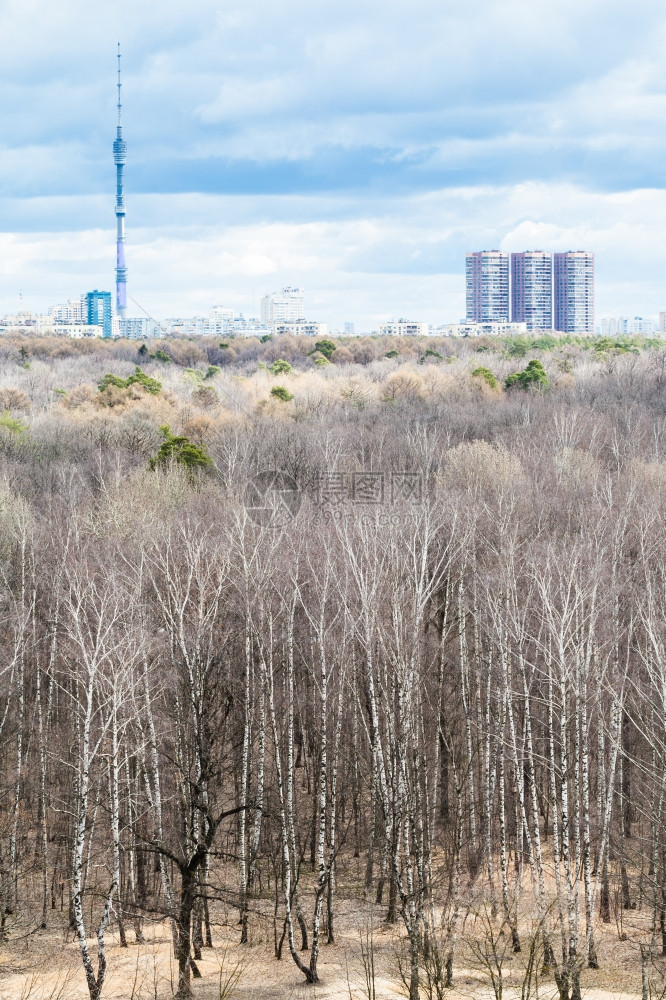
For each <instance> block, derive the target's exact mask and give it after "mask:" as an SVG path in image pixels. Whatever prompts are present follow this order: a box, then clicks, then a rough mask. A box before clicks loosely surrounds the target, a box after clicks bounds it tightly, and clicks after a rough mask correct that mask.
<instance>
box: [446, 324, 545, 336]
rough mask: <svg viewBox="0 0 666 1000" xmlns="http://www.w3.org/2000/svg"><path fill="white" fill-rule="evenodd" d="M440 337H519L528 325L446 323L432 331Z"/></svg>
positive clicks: (525, 331) (524, 332)
mask: <svg viewBox="0 0 666 1000" xmlns="http://www.w3.org/2000/svg"><path fill="white" fill-rule="evenodd" d="M431 332H432V333H433V334H436V335H437V336H440V337H519V336H523V335H524V334H526V333H527V323H445V324H444V326H438V327H436V328H435V329H434V330H432V331H431Z"/></svg>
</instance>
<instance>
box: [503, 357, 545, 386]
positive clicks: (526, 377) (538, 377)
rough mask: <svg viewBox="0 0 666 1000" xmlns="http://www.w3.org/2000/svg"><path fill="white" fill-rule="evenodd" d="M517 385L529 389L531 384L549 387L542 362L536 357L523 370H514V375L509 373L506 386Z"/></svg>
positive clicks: (505, 381)
mask: <svg viewBox="0 0 666 1000" xmlns="http://www.w3.org/2000/svg"><path fill="white" fill-rule="evenodd" d="M516 386H517V387H518V388H520V389H529V388H530V386H534V387H535V388H543V389H547V388H548V376H547V375H546V369H545V368H544V367H543V365H542V364H541V362H540V361H537V360H536V358H535V359H534V360H533V361H530V363H529V364H528V366H527V368H524V369H523V371H522V372H514V373H513V374H512V375H507V377H506V378H505V380H504V388H505V389H511V388H513V387H516Z"/></svg>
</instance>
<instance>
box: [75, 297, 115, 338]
mask: <svg viewBox="0 0 666 1000" xmlns="http://www.w3.org/2000/svg"><path fill="white" fill-rule="evenodd" d="M81 301H82V302H83V303H84V304H85V322H86V323H94V324H95V325H96V326H101V327H102V331H103V336H105V337H110V336H111V334H112V329H111V292H98V291H97V289H95V291H94V292H87V293H86V294H85V295H82V296H81Z"/></svg>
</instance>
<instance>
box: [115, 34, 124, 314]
mask: <svg viewBox="0 0 666 1000" xmlns="http://www.w3.org/2000/svg"><path fill="white" fill-rule="evenodd" d="M120 87H121V83H120V42H118V124H117V127H116V138H115V140H114V143H113V159H114V162H115V164H116V313H117V315H118V316H119V317H120V318H121V319H124V318H125V316H126V314H127V267H126V266H125V198H124V185H123V167H124V166H125V159H126V156H127V143H126V142H125V140H124V139H123V118H122V107H121V103H120Z"/></svg>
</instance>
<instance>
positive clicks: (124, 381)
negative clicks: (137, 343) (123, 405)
mask: <svg viewBox="0 0 666 1000" xmlns="http://www.w3.org/2000/svg"><path fill="white" fill-rule="evenodd" d="M110 385H112V386H114V387H115V388H116V389H128V388H129V386H131V385H140V386H141V387H142V388H143V389H145V390H146V392H149V393H151V394H152V395H153V396H157V395H158V394H159V393H160V392H161V391H162V383H161V382H160V381H159V379H156V378H151V377H150V375H146V373H145V372H144V371H143V370H142V369H141V368H139V366H138V365H137V366H136V368H135V370H134V374H133V375H129V376H128V377H127V378H120V376H119V375H113V374H111V372H108V373H107V374H106V375H105V376H104V377H103V378H102V380H101V382H99V383H98V385H97V388H98V389H99V391H100V392H104V390H105V389H107V388H108V387H109V386H110Z"/></svg>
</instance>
